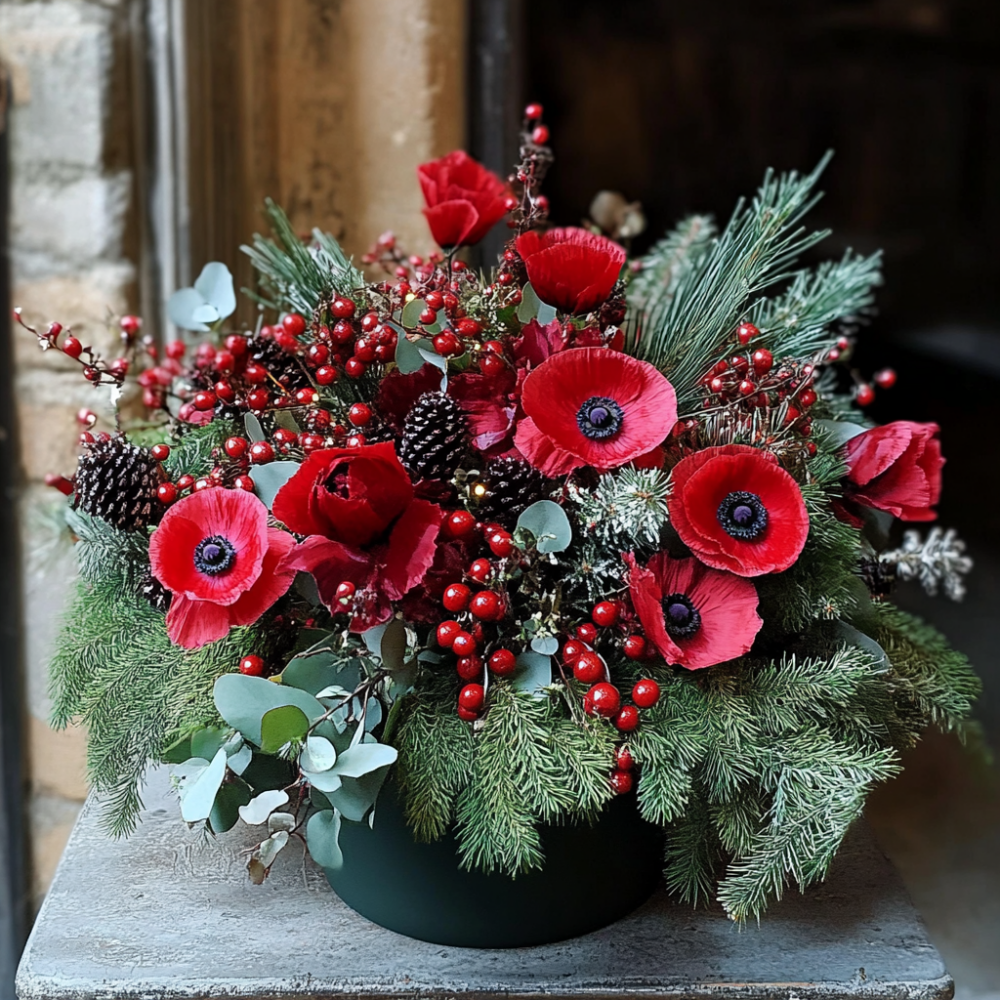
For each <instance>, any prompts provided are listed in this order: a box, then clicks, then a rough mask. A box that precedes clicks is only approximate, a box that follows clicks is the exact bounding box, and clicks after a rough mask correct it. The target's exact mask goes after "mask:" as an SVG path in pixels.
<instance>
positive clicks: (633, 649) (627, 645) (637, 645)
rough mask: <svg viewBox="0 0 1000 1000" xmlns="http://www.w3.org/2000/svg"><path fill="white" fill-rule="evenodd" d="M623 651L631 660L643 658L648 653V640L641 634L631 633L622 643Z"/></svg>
mask: <svg viewBox="0 0 1000 1000" xmlns="http://www.w3.org/2000/svg"><path fill="white" fill-rule="evenodd" d="M622 652H623V653H624V654H625V655H626V656H627V657H628V658H629V659H630V660H641V659H642V658H643V657H644V656H645V655H646V640H645V639H644V638H643V637H642V636H641V635H630V636H629V637H628V638H627V639H626V640H625V641H624V642H623V643H622Z"/></svg>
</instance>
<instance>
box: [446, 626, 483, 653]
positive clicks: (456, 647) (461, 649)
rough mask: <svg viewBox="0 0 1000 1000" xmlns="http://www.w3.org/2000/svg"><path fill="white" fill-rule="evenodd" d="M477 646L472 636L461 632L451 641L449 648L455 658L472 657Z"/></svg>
mask: <svg viewBox="0 0 1000 1000" xmlns="http://www.w3.org/2000/svg"><path fill="white" fill-rule="evenodd" d="M478 645H479V644H478V643H477V642H476V637H475V636H474V635H470V634H469V633H468V632H465V631H461V630H460V631H459V633H458V635H456V636H455V638H454V639H452V641H451V648H452V650H453V651H454V653H455V655H456V656H472V654H473V653H475V652H476V649H477V647H478Z"/></svg>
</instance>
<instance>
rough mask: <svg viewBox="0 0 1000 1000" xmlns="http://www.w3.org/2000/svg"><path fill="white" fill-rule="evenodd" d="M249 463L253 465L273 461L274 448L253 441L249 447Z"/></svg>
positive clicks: (265, 442)
mask: <svg viewBox="0 0 1000 1000" xmlns="http://www.w3.org/2000/svg"><path fill="white" fill-rule="evenodd" d="M250 461H251V462H253V463H254V464H255V465H260V464H261V463H263V462H272V461H274V448H272V447H271V445H270V444H268V443H267V441H255V442H254V443H253V444H252V445H251V446H250Z"/></svg>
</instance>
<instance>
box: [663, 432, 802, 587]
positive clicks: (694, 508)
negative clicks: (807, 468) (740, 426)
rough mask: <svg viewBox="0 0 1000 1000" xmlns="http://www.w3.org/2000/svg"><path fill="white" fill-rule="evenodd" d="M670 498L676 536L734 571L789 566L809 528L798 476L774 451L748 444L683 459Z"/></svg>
mask: <svg viewBox="0 0 1000 1000" xmlns="http://www.w3.org/2000/svg"><path fill="white" fill-rule="evenodd" d="M667 506H668V508H669V512H670V521H671V523H672V524H673V526H674V528H675V529H676V531H677V534H678V535H679V536H680V539H681V541H682V542H684V544H685V545H686V546H687V547H688V548H689V549H690V550H691V551H692V552H693V553H694V554H695V555H696V556H697V557H698V558H699V559H700V560H701V561H702V562H703V563H705V564H706V565H708V566H712V567H714V568H715V569H726V570H729V571H730V572H733V573H736V574H738V575H739V576H760V575H761V574H763V573H780V572H781V571H782V570H785V569H788V567H789V566H791V565H792V563H794V562H795V560H796V559H798V557H799V553H800V552H801V551H802V548H803V546H804V545H805V544H806V536H807V535H808V534H809V515H808V513H807V512H806V505H805V501H804V500H803V499H802V493H801V491H800V490H799V487H798V484H797V483H796V482H795V480H794V479H793V478H792V477H791V476H790V475H789V474H788V473H787V472H786V471H785V470H784V469H782V468H781V466H780V465H778V462H777V460H776V459H775V458H774V456H772V455H770V454H768V453H767V452H763V451H760V450H759V449H757V448H751V447H749V446H747V445H740V444H730V445H725V446H723V447H721V448H705V449H704V450H702V451H697V452H695V453H694V454H693V455H689V456H688V457H687V458H684V459H681V461H680V462H678V463H677V465H675V466H674V471H673V492H672V493H671V495H670V497H669V499H668V500H667Z"/></svg>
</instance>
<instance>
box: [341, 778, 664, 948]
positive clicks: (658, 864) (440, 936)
mask: <svg viewBox="0 0 1000 1000" xmlns="http://www.w3.org/2000/svg"><path fill="white" fill-rule="evenodd" d="M540 832H541V839H542V847H543V850H544V851H545V867H544V868H543V869H542V870H541V871H531V872H528V873H527V874H524V875H519V876H517V877H516V878H513V879H512V878H509V877H508V876H506V875H502V874H492V875H484V874H483V873H481V872H478V871H472V872H469V871H464V870H462V869H461V868H460V867H459V859H458V850H457V845H456V842H455V839H454V837H453V836H451V835H448V836H446V837H445V838H443V839H442V840H440V841H436V842H434V843H432V844H419V843H417V842H416V841H415V840H414V839H413V834H412V831H411V830H410V828H409V827H408V826H407V825H406V820H405V817H404V815H403V809H402V806H401V803H400V801H399V796H398V794H397V792H396V789H395V786H394V785H393V783H391V782H390V783H388V784H387V785H386V787H385V788H383V789H382V792H381V794H380V795H379V800H378V806H377V808H376V812H375V824H374V827H373V828H370V827H369V826H368V824H367V823H344V825H343V827H342V829H341V833H340V846H341V849H342V851H343V854H344V864H343V867H342V868H340V869H338V870H333V869H327V871H326V876H327V879H328V880H329V882H330V885H331V886H332V887H333V889H334V891H335V892H336V893H337V895H338V896H340V898H341V899H342V900H343V901H344V902H345V903H347V905H348V906H350V907H351V909H353V910H356V911H357V912H358V913H360V914H361V915H362V916H364V917H367V918H368V919H369V920H372V921H374V922H375V923H376V924H381V926H383V927H387V928H388V929H389V930H393V931H397V932H398V933H400V934H406V935H408V936H409V937H414V938H419V939H421V940H423V941H431V942H433V943H435V944H446V945H458V946H461V947H466V948H518V947H525V946H528V945H538V944H547V943H550V942H553V941H561V940H564V939H565V938H570V937H575V936H577V935H579V934H586V933H588V932H589V931H594V930H598V929H599V928H601V927H605V926H607V925H608V924H610V923H613V922H614V921H615V920H618V919H620V918H621V917H624V916H626V915H627V914H628V913H630V912H631V911H632V910H634V909H635V908H636V907H637V906H639V905H640V904H642V903H643V902H645V901H646V899H648V898H649V896H650V895H651V894H652V892H653V890H654V889H655V888H656V886H657V884H658V882H659V879H660V874H661V871H662V868H663V851H662V838H661V834H660V831H659V829H658V828H657V827H654V826H652V825H651V824H649V823H647V822H645V820H643V819H642V818H641V817H640V816H639V813H638V810H637V809H636V803H635V798H634V796H633V795H628V796H623V797H621V798H617V799H615V800H614V801H612V802H611V803H610V804H609V805H608V807H607V808H606V809H605V811H604V812H603V814H602V815H601V817H600V819H599V820H598V821H597V822H596V823H595V824H594V825H593V826H589V825H585V824H576V825H566V826H545V827H542V828H541V831H540Z"/></svg>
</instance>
